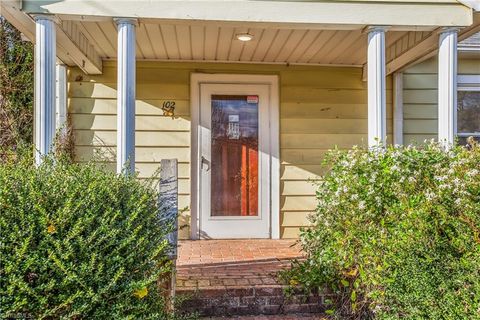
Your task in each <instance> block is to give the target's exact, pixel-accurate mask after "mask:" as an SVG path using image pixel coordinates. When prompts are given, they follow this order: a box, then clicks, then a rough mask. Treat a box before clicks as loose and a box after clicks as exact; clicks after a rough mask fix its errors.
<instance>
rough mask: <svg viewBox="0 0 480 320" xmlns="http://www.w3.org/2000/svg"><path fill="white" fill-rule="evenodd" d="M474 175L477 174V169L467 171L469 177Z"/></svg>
mask: <svg viewBox="0 0 480 320" xmlns="http://www.w3.org/2000/svg"><path fill="white" fill-rule="evenodd" d="M476 175H478V170H477V169H472V170H469V171H467V176H469V177H474V176H476Z"/></svg>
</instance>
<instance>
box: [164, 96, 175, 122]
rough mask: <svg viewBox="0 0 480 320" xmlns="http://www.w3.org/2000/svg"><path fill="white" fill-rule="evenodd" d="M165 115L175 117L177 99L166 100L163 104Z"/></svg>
mask: <svg viewBox="0 0 480 320" xmlns="http://www.w3.org/2000/svg"><path fill="white" fill-rule="evenodd" d="M162 110H163V115H165V116H170V117H172V118H173V117H174V116H175V101H170V100H167V101H164V102H163V104H162Z"/></svg>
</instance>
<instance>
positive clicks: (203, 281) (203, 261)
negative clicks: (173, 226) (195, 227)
mask: <svg viewBox="0 0 480 320" xmlns="http://www.w3.org/2000/svg"><path fill="white" fill-rule="evenodd" d="M301 257H302V255H301V253H300V250H299V246H298V245H296V244H295V241H293V240H261V239H254V240H253V239H252V240H250V239H247V240H200V241H180V242H179V249H178V260H177V288H178V289H181V288H192V287H194V288H197V289H202V288H203V289H215V288H217V289H220V288H226V287H242V288H243V287H251V286H259V287H261V286H263V285H268V286H270V287H271V286H272V285H278V283H277V281H276V279H275V273H276V272H277V271H279V270H281V269H283V268H286V267H288V266H289V264H290V261H291V260H292V259H295V258H301Z"/></svg>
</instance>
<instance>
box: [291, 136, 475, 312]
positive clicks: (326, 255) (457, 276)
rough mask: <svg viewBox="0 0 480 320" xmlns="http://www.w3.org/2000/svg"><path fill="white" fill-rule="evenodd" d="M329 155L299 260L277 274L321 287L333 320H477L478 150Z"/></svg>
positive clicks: (434, 148) (413, 149) (309, 286)
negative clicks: (330, 295)
mask: <svg viewBox="0 0 480 320" xmlns="http://www.w3.org/2000/svg"><path fill="white" fill-rule="evenodd" d="M471 143H472V145H471V146H470V148H469V150H467V149H466V148H463V147H455V148H452V149H451V150H449V151H445V150H444V149H443V148H441V147H440V146H438V145H437V144H435V143H430V144H428V145H426V146H425V147H422V148H416V147H412V146H408V147H388V148H387V149H386V150H385V149H382V148H379V149H373V150H372V149H371V150H364V149H360V148H354V149H353V150H350V151H332V152H331V153H330V154H329V156H328V158H327V161H326V163H327V164H328V165H329V166H330V168H331V170H330V171H329V173H328V174H326V175H325V177H324V178H323V179H322V180H321V181H320V182H319V185H318V191H317V200H318V206H317V209H316V213H315V214H314V215H312V217H311V219H312V224H313V227H312V228H310V229H305V230H303V231H302V233H301V238H300V241H301V244H302V246H303V249H304V250H305V252H306V253H307V255H308V257H307V259H306V260H305V261H297V262H296V263H295V264H294V266H293V269H292V270H291V271H287V272H285V273H283V277H285V278H286V279H287V281H290V283H295V284H296V283H299V284H300V285H301V286H302V287H303V288H304V289H305V290H306V291H311V290H315V289H317V288H325V287H326V288H329V289H330V290H332V291H333V293H334V294H335V295H334V298H333V299H332V301H330V303H331V306H330V309H329V311H328V313H329V314H331V316H332V317H336V318H342V319H346V318H347V319H369V318H375V319H400V318H405V319H480V147H479V146H478V145H474V144H473V142H471Z"/></svg>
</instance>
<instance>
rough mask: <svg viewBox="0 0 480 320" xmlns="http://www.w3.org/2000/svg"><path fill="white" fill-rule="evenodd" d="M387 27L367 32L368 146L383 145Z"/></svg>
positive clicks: (371, 28)
mask: <svg viewBox="0 0 480 320" xmlns="http://www.w3.org/2000/svg"><path fill="white" fill-rule="evenodd" d="M386 29H387V27H369V28H368V29H367V30H368V53H367V68H368V72H367V73H368V79H367V81H368V145H369V146H370V147H371V146H375V145H378V144H380V145H385V140H386V138H387V128H386V121H387V120H386V119H387V117H386V91H385V89H386V81H385V31H386Z"/></svg>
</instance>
